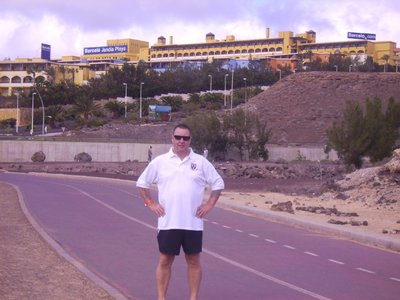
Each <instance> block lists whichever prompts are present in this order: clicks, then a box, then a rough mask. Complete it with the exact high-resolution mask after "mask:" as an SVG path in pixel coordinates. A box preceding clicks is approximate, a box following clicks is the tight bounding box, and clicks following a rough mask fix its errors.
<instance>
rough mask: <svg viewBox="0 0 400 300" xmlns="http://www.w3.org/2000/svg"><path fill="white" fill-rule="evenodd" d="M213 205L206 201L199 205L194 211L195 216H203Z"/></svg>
mask: <svg viewBox="0 0 400 300" xmlns="http://www.w3.org/2000/svg"><path fill="white" fill-rule="evenodd" d="M213 207H214V205H213V204H211V203H209V202H206V203H203V204H202V205H200V206H199V207H198V208H197V211H196V217H198V218H200V219H201V218H203V217H204V216H205V215H206V214H208V212H209V211H210V210H211V209H212V208H213Z"/></svg>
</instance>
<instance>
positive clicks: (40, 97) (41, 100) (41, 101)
mask: <svg viewBox="0 0 400 300" xmlns="http://www.w3.org/2000/svg"><path fill="white" fill-rule="evenodd" d="M38 96H39V99H40V103H41V104H42V135H44V104H43V99H42V96H40V93H39V94H38Z"/></svg>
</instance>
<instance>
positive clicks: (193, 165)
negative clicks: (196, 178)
mask: <svg viewBox="0 0 400 300" xmlns="http://www.w3.org/2000/svg"><path fill="white" fill-rule="evenodd" d="M190 167H191V168H192V170H193V171H195V170H196V169H197V165H196V164H195V163H191V164H190Z"/></svg>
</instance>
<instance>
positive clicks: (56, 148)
mask: <svg viewBox="0 0 400 300" xmlns="http://www.w3.org/2000/svg"><path fill="white" fill-rule="evenodd" d="M150 145H151V146H152V147H153V157H156V156H157V155H160V154H162V153H165V152H167V151H168V150H169V149H170V147H171V145H170V144H147V143H128V142H118V143H112V142H107V143H105V142H70V141H35V140H30V141H29V140H28V141H26V140H24V141H20V140H1V141H0V161H1V162H30V161H31V157H32V155H33V154H34V153H35V152H37V151H43V152H44V154H45V155H46V161H48V162H53V161H59V162H62V161H74V157H75V155H76V154H78V153H81V152H86V153H88V154H90V156H91V157H92V161H96V162H124V161H128V160H130V161H134V160H137V161H146V160H147V150H148V148H149V146H150ZM267 148H268V150H269V160H270V161H276V160H278V159H284V160H286V161H292V160H299V159H307V160H313V161H317V160H324V159H330V160H336V159H337V155H336V153H335V152H333V151H332V152H330V153H329V156H328V155H327V154H325V153H324V151H323V149H322V147H317V146H315V147H304V146H302V147H295V146H293V147H288V146H286V147H283V146H278V145H267ZM232 158H234V159H235V157H232Z"/></svg>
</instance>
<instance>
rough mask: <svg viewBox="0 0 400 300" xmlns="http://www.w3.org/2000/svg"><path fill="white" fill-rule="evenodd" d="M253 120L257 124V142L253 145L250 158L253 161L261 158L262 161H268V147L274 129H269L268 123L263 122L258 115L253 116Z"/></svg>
mask: <svg viewBox="0 0 400 300" xmlns="http://www.w3.org/2000/svg"><path fill="white" fill-rule="evenodd" d="M252 118H254V124H255V136H254V137H255V140H254V142H253V143H252V147H251V152H250V157H251V158H253V159H259V158H261V159H262V160H268V149H267V148H266V145H267V143H268V141H269V139H270V137H271V135H272V128H268V126H267V123H266V122H265V123H263V122H261V120H260V118H259V117H258V116H257V115H255V116H252Z"/></svg>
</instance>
